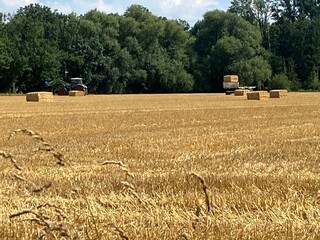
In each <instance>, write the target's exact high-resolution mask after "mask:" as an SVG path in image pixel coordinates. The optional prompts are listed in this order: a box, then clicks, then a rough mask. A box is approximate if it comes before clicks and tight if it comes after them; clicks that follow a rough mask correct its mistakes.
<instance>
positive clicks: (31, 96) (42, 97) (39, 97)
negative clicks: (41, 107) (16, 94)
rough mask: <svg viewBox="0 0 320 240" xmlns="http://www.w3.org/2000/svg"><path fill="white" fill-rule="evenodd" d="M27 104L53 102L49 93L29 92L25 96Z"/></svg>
mask: <svg viewBox="0 0 320 240" xmlns="http://www.w3.org/2000/svg"><path fill="white" fill-rule="evenodd" d="M26 100H27V101H28V102H53V94H52V93H51V92H30V93H27V95H26Z"/></svg>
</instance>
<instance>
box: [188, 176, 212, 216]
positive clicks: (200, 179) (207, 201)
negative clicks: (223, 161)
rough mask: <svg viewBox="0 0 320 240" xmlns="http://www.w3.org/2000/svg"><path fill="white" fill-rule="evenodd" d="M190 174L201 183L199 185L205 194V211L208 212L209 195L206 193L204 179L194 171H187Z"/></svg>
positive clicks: (209, 209)
mask: <svg viewBox="0 0 320 240" xmlns="http://www.w3.org/2000/svg"><path fill="white" fill-rule="evenodd" d="M189 175H190V176H193V177H195V178H196V179H198V180H199V181H200V183H201V186H202V190H203V192H204V195H205V200H206V206H207V211H208V212H210V211H211V207H210V197H209V193H208V187H207V185H206V182H205V181H204V179H203V178H202V177H201V176H200V175H198V174H196V173H193V172H192V173H189Z"/></svg>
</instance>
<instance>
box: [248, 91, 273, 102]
mask: <svg viewBox="0 0 320 240" xmlns="http://www.w3.org/2000/svg"><path fill="white" fill-rule="evenodd" d="M247 99H248V100H268V99H269V94H268V92H267V91H253V92H248V93H247Z"/></svg>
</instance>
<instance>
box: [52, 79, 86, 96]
mask: <svg viewBox="0 0 320 240" xmlns="http://www.w3.org/2000/svg"><path fill="white" fill-rule="evenodd" d="M72 90H75V91H82V92H84V95H88V87H87V86H86V85H85V84H84V83H83V79H82V78H71V79H70V84H67V85H65V86H64V87H61V88H59V89H57V90H56V91H55V93H57V94H58V95H68V94H69V91H72Z"/></svg>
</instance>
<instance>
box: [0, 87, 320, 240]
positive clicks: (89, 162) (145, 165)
mask: <svg viewBox="0 0 320 240" xmlns="http://www.w3.org/2000/svg"><path fill="white" fill-rule="evenodd" d="M0 124H1V129H0V167H1V171H0V177H1V179H0V180H1V181H0V206H1V207H0V239H38V238H39V239H55V237H56V239H179V240H183V239H188V240H189V239H190V240H191V239H195V240H198V239H319V238H320V224H319V223H320V159H319V155H320V93H289V96H288V97H286V98H281V99H269V100H267V101H248V100H246V98H244V97H235V96H226V95H224V94H163V95H162V94H159V95H101V96H98V95H88V96H85V97H59V96H54V102H52V103H50V102H49V103H48V102H46V103H44V102H43V103H42V102H39V103H35V102H26V100H25V97H24V96H0ZM17 129H28V130H23V131H24V132H25V133H27V134H24V133H23V132H19V131H17V132H13V131H14V130H17ZM30 130H32V131H30ZM12 132H13V134H12V135H11V138H10V140H8V137H9V136H10V134H11V133H12ZM14 133H15V134H14ZM28 134H29V135H31V136H29V135H28ZM59 154H60V155H59ZM58 155H59V156H60V157H61V159H62V160H61V161H60V164H57V160H58V158H59V157H58ZM14 161H15V162H16V164H17V165H18V166H19V167H21V170H18V169H17V167H15V166H14V164H13V162H14ZM61 163H63V164H64V166H61ZM41 236H42V237H43V238H41Z"/></svg>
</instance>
